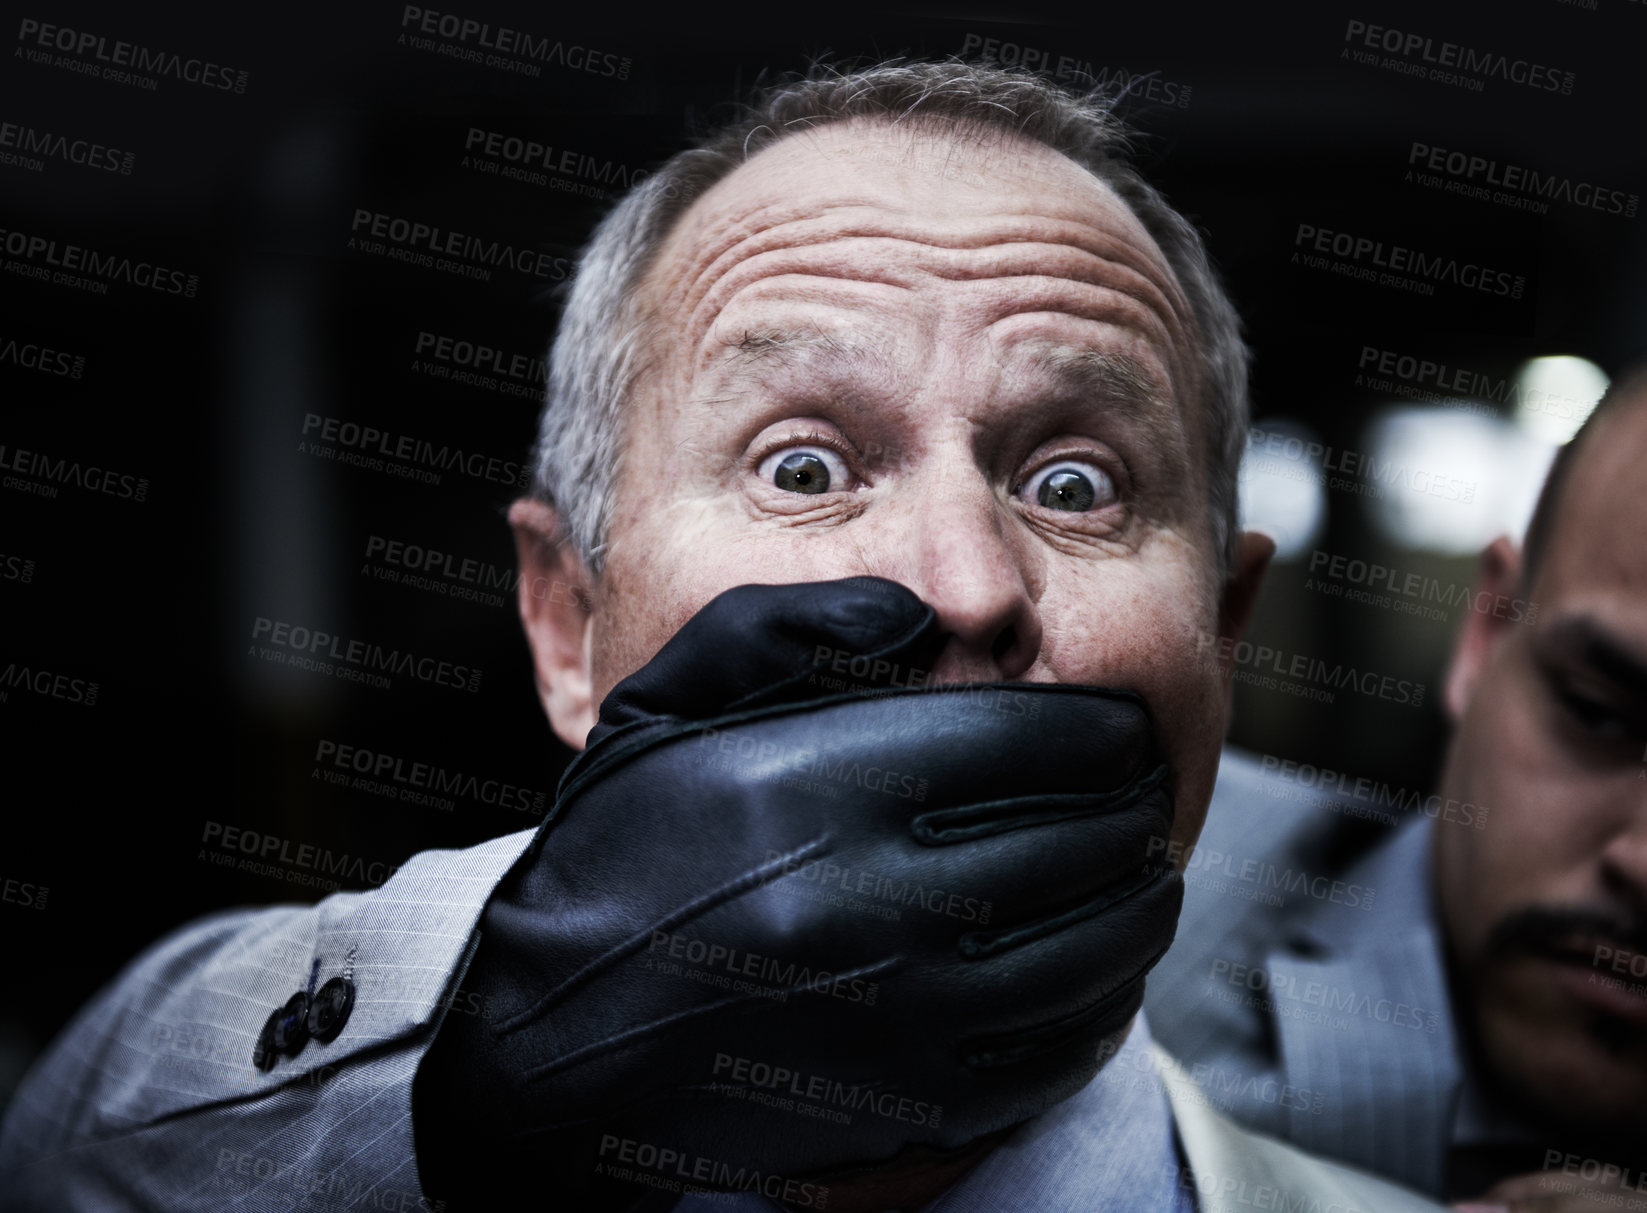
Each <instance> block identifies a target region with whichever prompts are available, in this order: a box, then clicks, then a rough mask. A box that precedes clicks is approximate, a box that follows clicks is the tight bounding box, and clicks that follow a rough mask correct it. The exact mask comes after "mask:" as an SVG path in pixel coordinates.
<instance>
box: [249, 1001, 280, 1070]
mask: <svg viewBox="0 0 1647 1213" xmlns="http://www.w3.org/2000/svg"><path fill="white" fill-rule="evenodd" d="M285 1013H286V1008H285V1007H276V1008H275V1009H274V1010H273V1011H270V1012H269V1018H268V1019H266V1020H264V1021H263V1030H262V1031H261V1032H259V1033H258V1034H257V1044H256V1045H254V1046H253V1047H252V1064H253V1065H254V1066H256V1067H257V1068H258V1069H259V1070H272V1069H274V1063H275V1062H277V1061H279V1060H280V1050H279V1049H277V1048H275V1029H276V1028H277V1027H278V1026H279V1025H280V1017H281V1016H282V1015H284V1014H285Z"/></svg>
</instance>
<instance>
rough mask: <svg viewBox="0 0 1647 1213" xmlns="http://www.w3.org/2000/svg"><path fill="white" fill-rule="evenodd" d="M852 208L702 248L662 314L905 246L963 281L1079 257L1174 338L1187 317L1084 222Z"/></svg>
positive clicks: (1162, 272) (1133, 260)
mask: <svg viewBox="0 0 1647 1213" xmlns="http://www.w3.org/2000/svg"><path fill="white" fill-rule="evenodd" d="M851 209H852V210H853V213H852V214H841V213H832V214H826V215H823V216H816V217H811V218H807V219H799V220H789V219H783V220H779V221H777V222H775V223H771V224H768V225H766V226H763V227H759V228H758V229H756V230H753V231H751V232H749V233H748V234H747V235H744V236H743V237H741V238H740V239H737V240H734V241H732V242H731V243H728V244H726V245H725V246H724V247H722V248H720V249H719V250H718V251H717V252H715V253H713V254H712V255H711V254H710V253H709V252H707V251H706V252H705V253H704V254H703V255H702V256H700V257H699V258H698V259H697V264H696V265H695V267H693V272H692V273H691V275H690V281H688V282H683V284H682V285H683V287H684V289H682V290H680V291H677V292H675V297H674V298H673V299H671V301H670V311H671V312H672V313H674V314H677V315H678V314H681V313H682V312H688V313H690V314H693V315H694V316H696V314H697V313H698V312H699V311H700V310H701V309H702V308H703V307H704V306H706V305H712V304H714V303H715V302H716V301H717V299H718V297H719V296H722V295H725V294H729V293H735V292H736V290H737V289H738V287H739V286H740V285H742V283H743V281H744V280H747V279H748V278H750V277H759V276H762V275H763V274H769V273H771V272H773V271H772V270H770V269H769V268H767V267H768V265H769V264H770V263H771V262H773V261H774V260H776V261H777V262H778V263H779V264H807V263H811V262H817V261H824V262H827V261H829V260H831V259H841V260H843V261H846V262H847V263H848V264H851V265H854V266H862V265H863V264H864V261H865V260H867V259H866V258H863V257H861V256H860V257H853V256H852V254H854V253H862V252H864V251H868V252H874V251H877V249H878V248H879V247H890V248H898V247H904V248H908V249H911V250H913V251H914V253H915V256H916V258H917V262H916V268H918V269H920V270H923V271H925V272H928V273H932V274H936V275H938V276H941V277H951V278H963V279H964V278H969V277H988V276H992V275H994V276H1000V274H1001V269H1000V267H1001V266H1002V265H1003V264H1010V263H1012V262H1021V261H1023V260H1026V259H1028V258H1030V257H1035V256H1049V257H1050V258H1052V259H1053V261H1054V262H1059V261H1061V262H1064V263H1065V264H1066V265H1068V263H1070V262H1071V261H1078V260H1079V259H1081V258H1083V257H1084V258H1085V259H1086V261H1087V262H1088V263H1089V264H1090V266H1091V268H1092V269H1093V270H1096V271H1099V272H1096V273H1093V274H1092V275H1091V276H1090V278H1088V279H1087V280H1091V281H1094V282H1095V284H1101V285H1104V286H1108V287H1109V288H1110V289H1113V290H1117V291H1121V292H1122V293H1125V294H1130V295H1132V296H1133V297H1134V298H1136V299H1137V300H1138V301H1139V302H1140V303H1142V304H1143V305H1144V306H1146V307H1148V308H1150V309H1151V310H1152V311H1155V312H1158V313H1160V314H1161V315H1162V316H1163V317H1167V318H1169V319H1170V321H1171V322H1172V324H1171V326H1170V327H1174V328H1176V329H1179V330H1181V331H1182V330H1184V329H1186V328H1187V327H1188V326H1187V324H1186V323H1185V320H1186V317H1187V316H1188V315H1189V313H1190V309H1189V306H1188V303H1187V301H1186V300H1185V298H1184V296H1183V293H1182V291H1181V290H1180V288H1179V285H1178V282H1177V280H1176V278H1175V277H1174V276H1173V274H1172V272H1171V270H1170V268H1169V267H1167V266H1165V265H1163V264H1158V263H1157V262H1156V261H1155V260H1154V258H1152V257H1151V256H1149V255H1148V253H1147V252H1146V251H1145V250H1143V249H1141V248H1139V247H1137V246H1136V245H1134V244H1133V243H1132V242H1130V241H1128V240H1126V239H1124V238H1122V237H1120V236H1118V235H1115V234H1113V233H1109V232H1105V231H1102V230H1100V229H1098V228H1095V227H1094V226H1093V225H1091V224H1089V223H1085V222H1078V221H1071V220H1067V219H1062V218H1057V217H1049V216H1024V215H1019V216H1010V217H999V216H997V217H994V218H993V219H992V220H990V221H985V222H983V223H980V222H977V221H971V222H967V223H964V224H934V222H933V221H932V220H930V219H929V220H925V221H923V222H920V223H915V222H902V221H899V217H897V216H891V215H886V214H873V213H872V214H869V215H865V214H864V213H863V209H862V208H851ZM934 227H936V228H937V229H938V230H936V231H934V230H933V229H934ZM945 228H947V229H948V230H944V229H945ZM859 241H862V242H864V245H865V248H864V249H859V248H855V247H851V246H853V245H856V244H857V242H859ZM830 244H834V245H837V246H839V245H843V244H844V245H846V246H848V247H847V248H845V249H836V250H830V251H825V250H823V249H822V248H821V246H824V245H830ZM820 253H821V256H820V255H819V254H820ZM808 268H811V267H810V264H809V265H808ZM1105 271H1107V272H1105ZM858 272H860V273H861V272H862V270H861V269H860V270H859V271H858ZM1099 279H1102V281H1101V282H1099V281H1097V280H1099ZM717 310H718V309H717Z"/></svg>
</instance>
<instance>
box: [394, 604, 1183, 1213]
mask: <svg viewBox="0 0 1647 1213" xmlns="http://www.w3.org/2000/svg"><path fill="white" fill-rule="evenodd" d="M942 640H943V637H942V636H940V634H939V633H938V629H937V624H936V620H935V618H934V615H933V612H932V610H931V609H930V608H929V607H926V606H925V605H924V604H922V603H921V602H920V600H919V599H917V598H916V597H915V596H914V595H912V594H911V593H909V591H907V590H905V589H903V588H902V587H900V586H897V585H896V584H894V583H892V582H888V581H881V580H878V579H873V578H853V579H850V580H846V581H837V582H825V583H814V584H803V585H783V586H744V587H740V588H738V589H735V590H731V591H728V592H727V593H725V594H722V595H721V596H719V597H718V598H716V599H715V600H714V601H713V602H711V603H710V604H709V605H708V606H706V607H705V608H704V609H703V610H702V611H701V612H700V613H699V614H698V615H696V616H695V617H694V618H693V619H692V620H691V621H690V622H688V623H687V625H686V626H685V627H684V628H682V629H681V631H680V632H679V633H678V634H677V635H676V636H675V637H674V638H673V639H672V640H670V641H669V643H668V644H667V645H665V646H664V648H663V649H662V650H661V651H660V652H659V653H658V655H657V656H656V657H655V658H654V659H653V660H652V661H651V662H650V663H649V664H648V665H647V666H646V667H645V668H644V669H642V670H641V671H640V672H638V673H637V674H635V675H634V676H632V677H630V678H628V679H626V680H624V681H623V682H622V683H620V684H619V685H618V686H617V688H616V689H614V691H613V692H612V694H611V695H610V696H609V697H608V698H607V700H606V701H605V703H603V704H602V706H601V716H600V723H599V724H598V725H597V726H596V727H595V729H594V730H592V731H591V733H590V742H591V744H590V745H589V747H588V748H587V749H586V750H585V751H584V752H583V753H582V754H581V755H580V756H579V757H578V758H577V760H576V761H575V762H573V764H572V765H571V766H570V768H568V770H567V772H566V775H565V777H564V778H563V780H562V782H561V786H560V789H559V792H558V795H557V798H556V802H555V806H554V808H553V810H552V812H551V814H550V816H549V818H548V819H547V820H546V821H545V822H544V824H543V826H542V828H541V829H540V831H539V833H538V836H537V837H536V839H534V841H533V844H532V846H531V848H530V850H529V851H528V852H527V853H526V854H525V855H524V856H523V857H522V860H521V862H520V863H519V865H518V866H517V867H516V868H515V869H514V870H513V871H512V873H511V874H510V876H509V877H507V878H506V879H505V881H504V882H503V883H502V884H501V885H500V886H499V888H498V890H497V891H496V893H495V894H494V896H493V898H492V900H491V901H490V902H489V903H488V906H487V908H486V910H485V913H484V916H483V920H482V927H481V930H482V940H481V944H480V947H479V950H478V952H477V955H476V959H475V961H474V963H473V965H472V967H471V969H470V972H469V974H468V976H467V978H466V979H465V980H464V982H463V986H464V989H465V991H467V994H468V999H469V1004H470V1005H475V1004H476V996H477V995H478V996H479V997H478V1001H479V1005H481V1006H483V1007H484V1008H485V1011H484V1013H483V1014H481V1015H478V1016H456V1015H449V1016H448V1018H447V1021H446V1024H445V1026H443V1027H442V1028H441V1030H440V1034H439V1036H438V1037H437V1040H436V1042H435V1045H434V1046H433V1048H432V1050H431V1052H430V1054H429V1056H428V1058H427V1060H426V1062H425V1065H424V1073H422V1074H420V1076H419V1080H418V1081H419V1090H418V1096H417V1105H416V1106H417V1120H418V1142H419V1156H420V1165H421V1166H423V1167H424V1170H425V1176H426V1181H427V1182H426V1185H425V1186H426V1190H427V1191H428V1192H429V1193H430V1195H431V1196H433V1197H437V1198H438V1197H447V1196H449V1195H451V1194H453V1188H452V1186H451V1185H454V1184H455V1185H456V1186H457V1188H459V1189H470V1190H475V1191H479V1190H481V1189H479V1188H477V1187H476V1185H477V1184H480V1183H482V1182H483V1181H490V1182H491V1184H492V1186H491V1187H489V1188H486V1189H484V1190H485V1191H486V1193H487V1195H488V1197H489V1198H490V1199H493V1200H497V1199H505V1198H508V1197H514V1196H518V1195H519V1194H520V1192H521V1191H522V1190H523V1189H524V1190H525V1191H529V1192H535V1193H538V1194H541V1196H543V1197H545V1198H548V1200H549V1203H551V1204H552V1203H554V1200H555V1198H556V1197H561V1198H565V1199H566V1200H567V1201H569V1202H570V1204H569V1205H568V1207H573V1208H586V1207H613V1208H623V1207H633V1206H634V1205H636V1204H638V1203H640V1202H641V1201H642V1200H643V1199H645V1198H648V1194H649V1193H651V1194H654V1195H653V1197H652V1199H657V1198H658V1196H659V1195H660V1194H665V1193H670V1192H677V1193H678V1192H680V1191H684V1190H690V1189H692V1188H694V1187H697V1188H714V1189H723V1190H745V1189H751V1188H753V1189H758V1190H761V1191H764V1192H766V1194H767V1195H770V1196H777V1197H780V1198H784V1199H788V1200H789V1201H790V1202H791V1203H795V1204H799V1205H801V1206H803V1207H806V1206H813V1207H818V1206H819V1205H820V1203H821V1202H820V1200H819V1187H820V1184H821V1183H823V1182H826V1180H823V1179H821V1177H826V1176H827V1175H828V1174H830V1173H833V1172H838V1171H840V1170H841V1169H843V1168H851V1167H860V1166H861V1167H872V1166H874V1165H877V1164H880V1163H883V1162H885V1161H887V1160H890V1159H892V1158H893V1157H894V1156H896V1155H898V1154H899V1152H900V1151H901V1150H903V1149H904V1148H905V1147H907V1146H911V1145H922V1146H928V1147H934V1148H936V1149H939V1150H943V1149H951V1148H957V1147H961V1146H964V1145H965V1144H966V1143H968V1142H971V1141H973V1140H974V1139H976V1138H977V1137H979V1136H981V1135H983V1134H986V1133H990V1132H993V1131H995V1130H999V1129H1003V1128H1005V1127H1007V1126H1010V1125H1013V1124H1016V1123H1018V1122H1021V1121H1023V1120H1025V1119H1027V1118H1029V1117H1031V1116H1033V1115H1035V1114H1036V1113H1038V1112H1040V1111H1042V1110H1044V1109H1045V1108H1047V1107H1048V1106H1050V1105H1052V1104H1053V1103H1055V1102H1057V1101H1059V1100H1061V1099H1064V1098H1066V1097H1068V1096H1070V1095H1071V1094H1073V1093H1074V1092H1075V1091H1077V1090H1079V1089H1080V1088H1081V1087H1082V1086H1083V1085H1085V1084H1086V1083H1087V1082H1088V1081H1089V1080H1090V1079H1091V1078H1092V1076H1093V1074H1094V1073H1095V1072H1096V1069H1097V1066H1098V1061H1099V1054H1100V1046H1101V1044H1102V1042H1103V1040H1104V1038H1105V1037H1106V1036H1108V1035H1110V1034H1112V1033H1114V1032H1115V1031H1117V1030H1118V1029H1120V1028H1121V1027H1123V1026H1124V1025H1125V1024H1126V1023H1127V1022H1128V1021H1129V1019H1130V1018H1131V1016H1132V1015H1133V1014H1134V1012H1136V1010H1137V1009H1138V1007H1139V1005H1140V1003H1141V1001H1142V997H1143V989H1144V975H1145V973H1146V972H1148V970H1149V969H1150V967H1151V966H1152V965H1154V963H1155V962H1156V960H1157V959H1159V957H1160V956H1161V954H1162V953H1163V952H1164V951H1165V950H1166V948H1167V946H1168V945H1169V944H1170V943H1171V941H1172V937H1173V931H1174V928H1175V926H1176V922H1177V917H1178V910H1179V905H1180V901H1181V898H1182V885H1181V883H1180V881H1179V880H1178V877H1177V874H1176V872H1174V871H1172V870H1171V869H1170V868H1168V869H1163V868H1162V867H1160V866H1159V865H1151V864H1150V862H1149V854H1150V840H1151V838H1152V837H1154V838H1164V837H1166V836H1167V834H1168V833H1169V832H1170V830H1171V826H1172V802H1171V798H1170V794H1169V791H1168V784H1167V777H1166V776H1167V772H1166V768H1165V766H1164V764H1163V761H1162V758H1161V755H1160V752H1159V750H1158V748H1157V745H1156V742H1155V738H1154V736H1153V733H1152V728H1151V724H1150V719H1149V714H1148V712H1147V710H1146V708H1145V706H1144V704H1143V703H1142V701H1141V700H1140V699H1139V697H1138V696H1136V695H1134V694H1131V693H1129V692H1125V691H1112V690H1102V689H1099V688H1094V687H1079V686H1069V685H1053V684H1032V683H990V684H977V683H974V684H966V685H958V686H941V687H925V686H923V685H922V684H923V683H924V681H925V671H926V670H927V669H929V668H930V665H931V663H932V661H933V660H935V658H936V656H937V650H938V648H939V646H940V645H941V643H942ZM1156 849H1157V850H1158V849H1159V846H1158V845H1157V848H1156ZM437 1154H438V1155H443V1156H444V1158H445V1159H446V1160H447V1161H448V1162H455V1163H456V1166H455V1169H449V1168H448V1167H447V1166H446V1165H444V1164H440V1165H435V1166H434V1167H433V1169H434V1170H435V1171H437V1172H440V1178H439V1179H438V1180H437V1179H435V1178H434V1176H433V1175H431V1173H430V1171H431V1163H430V1159H431V1157H432V1156H433V1155H437ZM443 1186H444V1187H445V1190H442V1187H443ZM662 1207H667V1201H665V1203H664V1205H663V1206H662Z"/></svg>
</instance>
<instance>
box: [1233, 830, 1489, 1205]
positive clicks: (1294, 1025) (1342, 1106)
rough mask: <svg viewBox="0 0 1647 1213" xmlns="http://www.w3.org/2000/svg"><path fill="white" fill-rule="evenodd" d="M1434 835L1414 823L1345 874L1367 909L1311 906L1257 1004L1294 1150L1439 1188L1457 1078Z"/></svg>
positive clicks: (1279, 954)
mask: <svg viewBox="0 0 1647 1213" xmlns="http://www.w3.org/2000/svg"><path fill="white" fill-rule="evenodd" d="M1429 836H1430V832H1429V828H1428V823H1427V822H1415V823H1412V824H1410V825H1408V826H1406V827H1404V828H1403V829H1402V830H1401V832H1400V833H1399V834H1398V835H1397V837H1396V838H1395V839H1393V840H1391V842H1390V844H1389V845H1388V846H1384V847H1380V848H1379V849H1378V850H1377V851H1376V852H1374V853H1373V854H1372V855H1370V856H1368V857H1366V859H1365V860H1363V862H1362V863H1360V864H1357V865H1356V866H1355V867H1354V868H1352V869H1351V871H1350V873H1349V874H1348V875H1347V876H1346V878H1345V879H1346V882H1347V883H1355V884H1360V885H1361V886H1362V887H1363V888H1365V889H1369V890H1372V891H1373V894H1374V896H1375V898H1376V900H1375V902H1374V905H1373V906H1372V907H1371V908H1370V909H1368V910H1361V909H1359V908H1358V909H1347V908H1345V907H1344V906H1342V905H1332V906H1326V905H1323V906H1321V907H1319V908H1318V909H1317V912H1316V913H1315V914H1313V915H1312V916H1311V917H1310V918H1309V919H1308V920H1306V921H1305V922H1304V923H1303V924H1301V926H1302V930H1301V931H1300V932H1296V933H1295V937H1294V938H1293V939H1292V940H1289V942H1288V945H1287V946H1282V947H1277V948H1274V949H1272V950H1271V951H1270V953H1269V955H1268V957H1267V958H1266V965H1265V968H1266V971H1267V972H1268V975H1269V986H1268V988H1267V989H1266V990H1265V991H1264V994H1265V996H1267V997H1268V999H1269V1006H1268V1008H1267V1010H1268V1014H1269V1017H1270V1021H1271V1023H1272V1025H1273V1026H1274V1029H1275V1032H1276V1038H1277V1045H1278V1052H1279V1054H1280V1059H1281V1063H1282V1064H1281V1072H1282V1073H1283V1074H1284V1075H1285V1076H1286V1080H1287V1082H1288V1083H1289V1084H1290V1085H1291V1086H1292V1087H1293V1088H1294V1092H1293V1098H1292V1099H1291V1101H1290V1108H1291V1111H1290V1117H1291V1120H1290V1129H1289V1133H1288V1136H1289V1137H1290V1138H1291V1140H1293V1141H1294V1142H1296V1143H1297V1144H1298V1145H1300V1146H1302V1147H1303V1148H1304V1149H1306V1150H1310V1151H1313V1152H1318V1153H1323V1154H1329V1155H1331V1156H1333V1157H1335V1158H1341V1159H1343V1160H1345V1161H1346V1162H1349V1163H1350V1164H1352V1165H1354V1166H1359V1167H1363V1168H1367V1169H1372V1170H1377V1171H1379V1172H1380V1173H1383V1174H1388V1175H1391V1176H1392V1177H1393V1178H1395V1179H1397V1180H1398V1181H1399V1182H1401V1183H1403V1184H1406V1185H1407V1186H1409V1187H1413V1188H1417V1189H1419V1190H1420V1191H1428V1192H1437V1191H1440V1190H1441V1184H1442V1179H1443V1175H1444V1168H1445V1163H1446V1150H1447V1143H1448V1140H1449V1138H1450V1136H1451V1131H1452V1122H1453V1113H1454V1108H1455V1105H1456V1102H1457V1099H1458V1092H1459V1087H1460V1080H1461V1075H1460V1069H1459V1061H1458V1050H1457V1046H1456V1044H1455V1041H1454V1037H1453V1025H1452V1013H1451V1008H1450V1005H1449V1000H1448V996H1447V986H1446V975H1445V972H1444V970H1443V967H1442V948H1441V941H1440V939H1439V936H1438V934H1437V927H1436V919H1435V916H1434V914H1433V913H1432V912H1431V909H1430V893H1429V881H1428V877H1427V874H1428V871H1429V863H1428V860H1429V847H1428V842H1429ZM1304 1093H1307V1094H1304Z"/></svg>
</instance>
